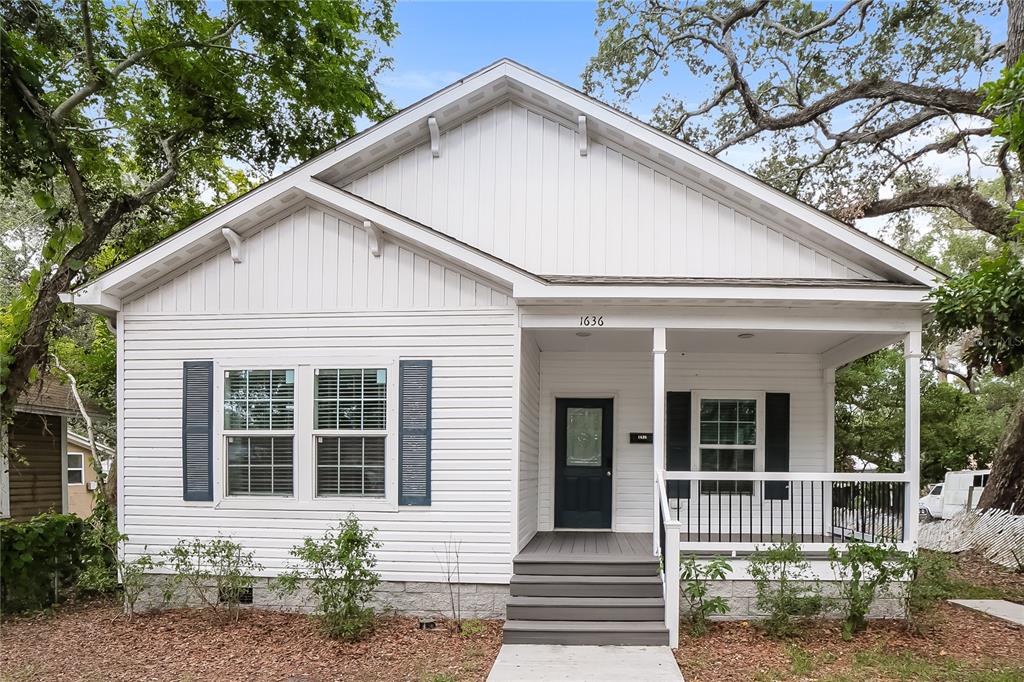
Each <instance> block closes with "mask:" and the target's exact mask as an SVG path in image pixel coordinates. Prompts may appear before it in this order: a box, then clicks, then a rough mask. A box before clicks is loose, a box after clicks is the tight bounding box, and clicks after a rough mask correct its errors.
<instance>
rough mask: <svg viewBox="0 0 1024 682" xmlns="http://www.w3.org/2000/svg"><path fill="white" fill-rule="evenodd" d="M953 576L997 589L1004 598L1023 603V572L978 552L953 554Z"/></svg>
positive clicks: (973, 583)
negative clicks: (1005, 566)
mask: <svg viewBox="0 0 1024 682" xmlns="http://www.w3.org/2000/svg"><path fill="white" fill-rule="evenodd" d="M954 560H955V561H956V566H955V567H954V568H953V570H952V571H951V573H952V575H953V577H954V578H957V579H959V580H962V581H964V582H966V583H970V584H971V585H978V586H984V587H988V588H994V589H997V590H998V591H999V592H1001V593H1002V594H1003V596H1004V597H1005V598H1006V599H1009V600H1010V601H1015V602H1018V603H1021V604H1024V574H1022V573H1017V572H1015V571H1011V570H1010V569H1008V568H1004V567H1003V566H1000V565H998V564H994V563H992V562H991V561H989V560H987V559H986V558H985V557H983V556H981V555H980V554H976V553H973V552H964V553H962V554H957V555H955V556H954Z"/></svg>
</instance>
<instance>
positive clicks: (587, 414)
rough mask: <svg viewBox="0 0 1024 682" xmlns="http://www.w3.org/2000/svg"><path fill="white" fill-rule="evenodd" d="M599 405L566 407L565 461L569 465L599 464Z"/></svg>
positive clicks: (600, 410)
mask: <svg viewBox="0 0 1024 682" xmlns="http://www.w3.org/2000/svg"><path fill="white" fill-rule="evenodd" d="M602 414H603V410H602V409H601V408H600V407H569V408H566V415H565V417H566V424H565V440H566V443H565V463H566V465H568V466H571V467H596V466H601V431H602V423H601V419H602Z"/></svg>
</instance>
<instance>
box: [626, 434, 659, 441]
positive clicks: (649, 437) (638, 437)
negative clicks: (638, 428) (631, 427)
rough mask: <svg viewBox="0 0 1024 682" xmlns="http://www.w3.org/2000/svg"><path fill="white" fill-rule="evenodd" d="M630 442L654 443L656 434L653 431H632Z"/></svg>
mask: <svg viewBox="0 0 1024 682" xmlns="http://www.w3.org/2000/svg"><path fill="white" fill-rule="evenodd" d="M629 442H630V443H653V442H654V434H653V433H635V432H634V433H630V434H629Z"/></svg>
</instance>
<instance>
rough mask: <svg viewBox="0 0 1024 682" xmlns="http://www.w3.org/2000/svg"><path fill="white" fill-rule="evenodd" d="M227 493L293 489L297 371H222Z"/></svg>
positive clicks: (289, 492) (289, 491)
mask: <svg viewBox="0 0 1024 682" xmlns="http://www.w3.org/2000/svg"><path fill="white" fill-rule="evenodd" d="M224 439H225V441H226V445H227V447H226V452H227V479H228V495H263V496H279V497H290V496H292V495H294V493H295V484H294V481H295V370H293V369H232V370H227V371H225V372H224Z"/></svg>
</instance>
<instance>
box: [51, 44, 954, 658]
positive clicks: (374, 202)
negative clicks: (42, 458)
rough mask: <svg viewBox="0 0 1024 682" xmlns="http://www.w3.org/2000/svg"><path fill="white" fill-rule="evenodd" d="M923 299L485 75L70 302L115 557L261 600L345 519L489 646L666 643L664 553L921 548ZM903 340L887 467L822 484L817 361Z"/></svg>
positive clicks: (682, 153)
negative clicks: (241, 568) (175, 552)
mask: <svg viewBox="0 0 1024 682" xmlns="http://www.w3.org/2000/svg"><path fill="white" fill-rule="evenodd" d="M940 279H941V274H940V273H937V272H935V271H934V270H931V269H930V268H928V267H927V266H926V265H923V264H921V263H919V262H917V261H915V260H914V259H913V258H911V257H910V256H907V255H905V254H903V253H901V252H899V251H897V250H896V249H893V248H891V247H889V246H887V245H885V244H883V243H882V242H880V241H878V240H876V239H874V238H872V237H869V236H867V235H865V234H864V233H862V232H859V231H858V230H856V229H854V228H852V227H850V226H848V225H846V224H843V223H841V222H838V221H836V220H834V219H832V218H830V217H829V216H827V215H825V214H823V213H820V212H819V211H817V210H815V209H813V208H811V207H810V206H807V205H805V204H803V203H801V202H799V201H796V200H795V199H793V198H792V197H790V196H787V195H786V194H784V193H782V192H779V191H777V190H774V189H772V188H771V187H769V186H767V185H765V184H764V183H762V182H760V181H758V180H757V179H755V178H753V177H751V176H749V175H747V174H745V173H743V172H740V171H738V170H736V169H735V168H732V167H730V166H728V165H727V164H725V163H724V162H722V161H719V160H716V159H714V158H712V157H709V156H707V155H705V154H703V153H701V152H698V151H696V150H695V149H693V148H692V147H689V146H687V145H685V144H682V143H680V142H679V141H677V140H675V139H672V138H670V137H667V136H665V135H664V134H662V133H660V132H658V131H656V130H654V129H653V128H650V127H648V126H646V125H644V124H643V123H640V122H638V121H637V120H635V119H632V118H630V117H628V116H626V115H624V114H622V113H621V112H619V111H616V110H615V109H613V108H611V107H609V106H606V105H604V104H601V103H599V102H597V101H595V100H593V99H590V98H588V97H586V96H584V95H582V94H580V93H579V92H577V91H575V90H572V89H570V88H568V87H566V86H564V85H561V84H559V83H556V82H554V81H552V80H550V79H548V78H546V77H544V76H542V75H540V74H538V73H535V72H533V71H530V70H528V69H526V68H524V67H522V66H519V65H517V64H515V63H513V62H510V61H507V60H503V61H500V62H498V63H496V64H493V65H491V66H489V67H487V68H485V69H483V70H481V71H479V72H477V73H475V74H472V75H470V76H468V77H466V78H465V79H463V80H461V81H459V82H458V83H455V84H454V85H452V86H450V87H448V88H445V89H444V90H442V91H440V92H438V93H437V94H435V95H432V96H430V97H428V98H426V99H424V100H422V101H421V102H419V103H417V104H415V105H413V106H411V107H409V108H408V109H406V110H404V111H402V112H400V113H398V114H396V115H395V116H393V117H391V118H390V119H388V120H386V121H384V122H383V123H380V124H378V125H376V126H374V127H372V128H370V129H369V130H367V131H365V132H363V133H361V134H359V135H357V136H355V137H353V138H352V139H350V140H348V141H346V142H345V143H343V144H341V145H339V146H337V147H335V148H334V149H332V150H330V151H328V152H326V153H324V154H322V155H320V156H318V157H316V158H314V159H312V160H310V161H308V162H306V163H304V164H302V165H300V166H298V167H296V168H294V169H293V170H291V171H289V172H288V173H285V174H284V175H282V176H281V177H279V178H277V179H275V180H272V181H270V182H268V183H266V184H264V185H263V186H261V187H259V188H258V189H256V190H253V191H252V192H250V193H248V194H246V195H244V196H243V197H241V198H239V199H236V200H235V201H233V202H231V203H229V204H227V205H225V206H223V207H222V208H220V209H218V210H217V211H215V212H213V213H211V214H210V215H209V216H207V217H206V218H204V219H203V220H201V221H199V222H198V223H195V224H194V225H192V226H191V227H189V228H187V229H185V230H182V231H181V232H179V233H177V234H175V235H174V236H172V237H170V238H168V239H167V240H165V241H163V242H162V243H160V244H158V245H156V246H155V247H153V248H152V249H150V250H148V251H146V252H144V253H142V254H140V255H139V256H137V257H135V258H133V259H131V260H129V261H127V262H126V263H123V264H122V265H119V266H118V267H116V268H114V269H112V270H110V271H109V272H107V273H105V274H103V275H101V276H100V277H98V278H97V279H95V280H94V281H92V282H90V283H89V284H88V285H87V286H85V287H83V288H81V289H79V290H77V291H75V292H74V293H73V294H71V295H67V296H65V300H72V301H74V302H75V303H76V304H77V305H79V306H82V307H84V308H87V309H89V310H93V311H96V312H98V313H100V314H103V315H106V316H107V317H108V318H109V319H111V320H112V321H113V322H114V323H115V324H116V327H117V341H118V408H119V409H118V416H119V422H118V431H119V437H118V448H119V452H118V461H119V462H120V463H121V474H122V475H121V476H120V477H119V479H118V503H119V505H120V509H119V512H120V513H119V515H118V516H119V520H120V523H121V528H122V531H123V532H124V533H126V534H127V535H128V536H129V537H130V542H129V544H128V546H127V554H128V556H129V557H134V556H138V555H140V554H142V553H143V552H145V551H148V552H154V551H159V550H161V549H164V548H166V547H168V546H170V545H172V544H174V543H175V542H176V541H177V540H178V539H179V538H192V537H200V538H209V537H215V536H217V535H224V536H230V537H231V538H234V539H235V540H236V541H238V542H240V543H242V544H243V545H244V546H245V547H246V548H248V549H249V550H252V551H253V552H255V554H256V558H257V560H258V561H259V562H260V563H261V564H262V565H263V566H264V567H265V571H266V575H267V576H272V575H275V574H277V573H278V572H279V571H281V570H282V569H283V568H284V567H285V566H287V565H288V564H289V555H288V552H289V549H290V548H291V547H292V546H294V545H295V544H297V543H299V542H300V541H301V540H302V538H303V537H305V536H312V535H319V534H320V533H322V532H323V531H324V530H325V529H327V528H329V527H331V526H333V525H335V524H337V523H338V521H339V520H340V519H342V518H344V517H345V516H346V515H347V514H349V513H354V514H356V515H357V516H358V518H359V519H360V521H361V522H362V523H363V524H364V525H366V526H369V527H373V528H375V529H376V532H377V537H378V539H379V540H380V542H381V543H382V546H381V548H380V550H379V551H378V552H377V558H378V565H377V568H378V570H379V571H380V573H381V576H382V578H383V580H384V581H386V585H385V587H386V588H387V591H386V593H385V594H386V595H387V598H388V600H389V602H390V603H391V604H392V605H393V606H395V607H396V608H398V609H399V610H402V611H409V612H417V611H431V610H440V611H443V608H444V607H443V604H444V603H445V599H446V597H444V598H442V597H443V594H442V592H441V591H440V590H438V583H442V582H444V580H445V571H444V567H443V566H442V564H443V559H444V558H445V556H446V554H445V546H446V543H448V545H449V546H451V543H458V545H459V563H460V566H459V568H460V575H461V580H462V582H463V583H465V584H466V587H465V588H464V589H463V591H462V595H463V612H464V613H465V614H467V615H468V614H473V615H498V614H503V613H505V608H506V605H507V615H508V622H507V624H506V633H505V636H506V641H508V642H559V641H564V642H593V643H644V642H649V643H657V642H662V643H664V642H666V641H670V642H673V643H674V642H675V641H676V637H677V626H678V590H677V589H676V582H675V581H676V580H677V575H678V572H677V570H676V568H675V567H676V566H677V565H678V557H679V552H680V551H682V552H688V553H699V554H701V555H707V554H714V553H726V554H728V553H731V552H736V553H737V555H738V556H740V557H742V554H743V553H745V552H749V551H751V550H753V549H754V548H756V547H757V546H759V545H760V546H764V545H766V544H768V543H771V542H776V541H781V540H795V541H797V542H799V543H801V546H802V547H803V549H804V550H805V551H807V552H808V553H809V555H811V556H820V553H821V552H823V551H824V550H825V549H826V548H828V547H829V546H831V545H833V544H840V545H841V544H843V543H846V542H848V541H849V540H851V539H854V538H859V539H868V540H891V541H894V542H896V543H898V544H899V545H900V546H901V547H903V548H912V547H913V546H914V543H915V538H916V523H917V510H916V500H917V490H918V460H919V434H918V428H919V426H918V424H919V402H918V401H919V374H918V366H919V358H920V352H921V321H922V316H923V314H924V312H925V310H926V307H927V300H928V296H929V291H930V289H931V288H932V287H933V286H935V285H936V283H937V282H939V281H940ZM896 342H903V343H904V347H905V350H906V358H907V360H906V365H907V369H908V372H907V383H906V389H907V398H906V407H907V415H908V416H907V421H906V424H907V426H906V453H907V455H906V461H907V466H906V471H905V472H904V473H897V474H880V473H857V474H853V473H835V472H834V467H833V445H834V443H833V440H834V414H833V410H834V404H835V398H834V390H835V384H834V381H835V370H836V368H837V367H839V366H841V365H843V364H845V363H848V362H850V361H852V360H854V359H856V358H858V357H861V356H863V355H865V354H867V353H870V352H871V351H873V350H876V349H878V348H882V347H884V346H886V345H889V344H892V343H896ZM581 531H588V532H581ZM815 553H817V554H815ZM658 554H663V555H664V557H665V566H666V570H665V571H664V572H662V571H661V570H660V569H659V559H658V558H657V555H658ZM739 564H742V561H740V562H739ZM820 566H824V568H823V569H822V570H826V569H827V564H824V563H821V564H820ZM820 566H819V567H820ZM732 577H733V578H735V579H740V580H747V579H748V578H747V577H746V573H745V571H744V570H742V566H740V567H739V568H738V569H737V571H736V572H735V573H734V574H733V576H732ZM259 592H260V591H257V595H256V596H255V599H256V602H257V603H261V602H262V603H269V600H270V597H269V596H267V595H266V594H262V595H261V594H260V593H259ZM743 594H746V593H745V592H744V593H743ZM510 595H511V596H510ZM747 601H748V600H746V599H742V600H739V602H737V604H738V605H739V606H738V608H745V607H746V602H747ZM742 613H745V611H744V612H742ZM742 613H741V614H740V615H742ZM627 621H629V622H627Z"/></svg>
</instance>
